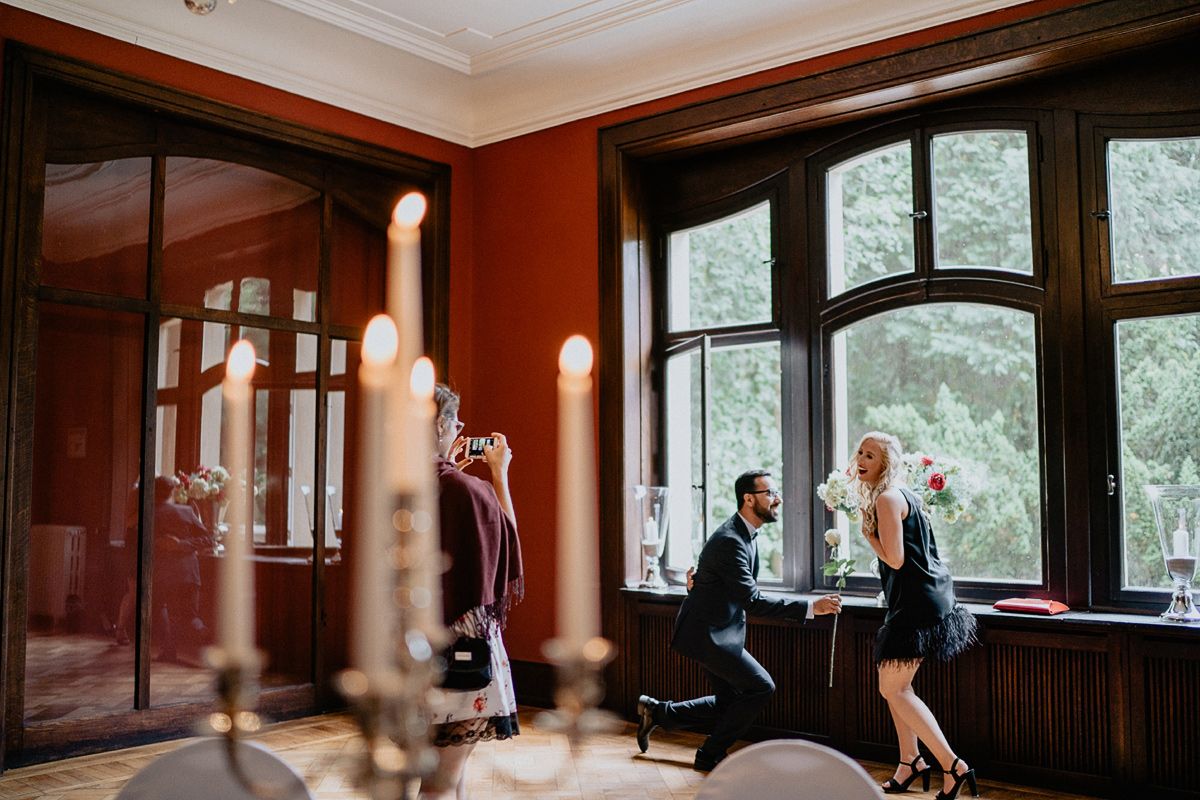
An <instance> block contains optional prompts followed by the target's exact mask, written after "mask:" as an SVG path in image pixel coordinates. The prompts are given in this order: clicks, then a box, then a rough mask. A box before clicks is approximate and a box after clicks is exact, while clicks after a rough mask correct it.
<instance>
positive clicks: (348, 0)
mask: <svg viewBox="0 0 1200 800" xmlns="http://www.w3.org/2000/svg"><path fill="white" fill-rule="evenodd" d="M1019 1H1020V0H739V1H738V2H735V1H734V0H508V1H507V2H500V1H499V0H239V2H237V3H236V4H234V5H228V4H226V2H224V0H219V4H218V5H217V7H216V9H215V10H214V11H213V12H212V13H211V14H208V15H207V16H197V15H195V14H192V13H191V12H189V11H188V10H187V9H186V8H185V6H184V2H183V0H4V4H6V5H11V6H15V7H17V8H22V9H25V10H28V11H33V12H35V13H38V14H42V15H45V16H47V17H52V18H54V19H57V20H61V21H63V22H67V23H70V24H72V25H77V26H79V27H82V28H86V29H89V30H93V31H97V32H99V33H103V34H105V35H108V36H112V37H115V38H118V39H122V40H125V41H129V42H134V43H136V44H138V45H141V46H143V47H147V48H149V49H151V50H157V51H159V52H162V53H167V54H169V55H172V56H176V57H179V58H182V59H185V60H187V61H192V62H195V63H198V64H203V65H205V66H209V67H213V68H215V69H218V70H221V71H223V72H228V73H231V74H234V75H238V76H241V77H244V78H249V79H251V80H255V81H259V82H261V83H264V84H267V85H270V86H274V87H277V88H280V89H285V90H287V91H290V92H294V93H296V94H299V95H303V96H305V97H310V98H313V99H315V100H321V101H323V102H326V103H330V104H332V105H335V106H339V107H342V108H346V109H349V110H351V111H356V112H359V113H362V114H366V115H369V116H372V117H376V118H378V119H381V120H385V121H387V122H392V123H395V124H397V125H402V126H404V127H407V128H412V129H414V130H417V131H420V132H422V133H428V134H431V135H433V136H437V137H439V138H441V139H445V140H448V141H451V142H455V143H458V144H464V145H467V146H471V147H474V146H479V145H483V144H487V143H489V142H495V141H499V140H502V139H506V138H509V137H512V136H518V135H520V134H522V133H528V132H530V131H535V130H540V129H542V128H547V127H550V126H553V125H557V124H559V123H563V122H567V121H570V120H574V119H580V118H583V117H587V116H591V115H594V114H598V113H602V112H604V111H609V110H612V109H616V108H622V107H624V106H628V105H631V104H633V103H638V102H642V101H646V100H652V99H655V98H658V97H664V96H666V95H670V94H674V93H676V92H680V91H685V90H687V89H693V88H696V87H698V86H704V85H706V84H710V83H714V82H716V81H721V80H725V79H728V78H734V77H738V76H741V75H746V74H749V73H752V72H757V71H759V70H762V69H767V68H770V67H775V66H779V65H782V64H787V63H790V62H793V61H798V60H801V59H804V58H810V57H813V56H817V55H821V54H824V53H830V52H834V51H837V50H842V49H845V48H847V47H853V46H855V45H858V44H863V43H865V42H870V41H875V40H878V39H883V38H887V37H890V36H896V35H899V34H902V33H907V32H910V31H914V30H919V29H921V28H927V27H930V26H933V25H938V24H940V23H943V22H948V21H950V20H955V19H960V18H963V17H967V16H972V15H975V14H979V13H983V12H985V11H991V10H994V9H997V8H1002V7H1004V6H1010V5H1015V4H1016V3H1017V2H1019ZM16 38H19V37H16Z"/></svg>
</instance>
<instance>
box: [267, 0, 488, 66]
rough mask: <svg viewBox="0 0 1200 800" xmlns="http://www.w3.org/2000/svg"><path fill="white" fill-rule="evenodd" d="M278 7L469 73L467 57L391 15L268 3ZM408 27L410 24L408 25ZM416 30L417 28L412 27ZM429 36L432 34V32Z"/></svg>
mask: <svg viewBox="0 0 1200 800" xmlns="http://www.w3.org/2000/svg"><path fill="white" fill-rule="evenodd" d="M268 1H269V2H271V3H274V4H275V5H277V6H283V7H284V8H289V9H291V10H293V11H297V12H299V13H301V14H306V15H308V16H310V17H312V18H313V19H318V20H321V21H322V22H327V23H329V24H331V25H335V26H337V27H339V28H343V29H345V30H348V31H352V32H354V33H357V34H359V35H360V36H366V37H367V38H368V39H374V40H375V41H377V42H381V43H383V44H386V45H388V46H389V47H395V48H397V49H398V50H404V51H406V52H409V53H412V54H413V55H415V56H420V57H421V58H424V59H428V60H429V61H432V62H433V63H435V64H441V65H442V66H443V67H449V68H450V69H453V70H456V71H458V72H461V73H462V74H464V75H470V74H471V73H472V70H473V67H472V59H471V57H470V56H469V55H467V54H466V53H463V52H462V51H460V50H455V49H454V48H452V47H445V46H443V45H439V44H437V43H435V42H431V41H430V40H429V39H427V38H425V37H424V36H418V35H417V34H414V33H411V32H409V31H408V30H406V29H404V28H403V27H401V26H400V25H398V24H395V23H394V22H393V20H395V19H396V18H395V17H392V16H391V15H379V16H372V15H368V14H361V13H358V12H356V11H351V10H350V9H348V8H345V7H343V6H340V5H337V4H336V3H330V2H327V0H268ZM410 24H411V23H410ZM414 27H417V26H414ZM431 32H432V31H431Z"/></svg>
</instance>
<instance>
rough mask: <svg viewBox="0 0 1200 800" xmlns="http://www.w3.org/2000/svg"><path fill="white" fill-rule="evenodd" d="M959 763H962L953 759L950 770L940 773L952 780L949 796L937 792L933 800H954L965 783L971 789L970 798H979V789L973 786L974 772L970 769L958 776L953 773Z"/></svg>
mask: <svg viewBox="0 0 1200 800" xmlns="http://www.w3.org/2000/svg"><path fill="white" fill-rule="evenodd" d="M959 761H962V759H961V758H956V759H954V763H953V764H951V765H950V769H948V770H946V771H945V772H944V773H942V774H944V775H950V776H952V777H953V778H954V788H953V789H951V790H950V793H949V794H947V793H945V792H940V791H939V792H938V793H937V794H935V795H934V796H933V800H954V798H956V797H958V790H959V789H961V788H962V785H963V783H966V784H967V786H969V787H970V788H971V797H979V787H978V786H976V785H975V770H974V769H973V768H972V769H969V770H967V771H966V772H964V773H963V774H961V775H959V774H958V773H957V772H955V771H954V768H955V767H957V766H958V762H959Z"/></svg>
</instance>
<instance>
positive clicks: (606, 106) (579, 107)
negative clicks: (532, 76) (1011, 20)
mask: <svg viewBox="0 0 1200 800" xmlns="http://www.w3.org/2000/svg"><path fill="white" fill-rule="evenodd" d="M1011 5H1013V3H1012V2H1011V0H990V1H989V2H978V0H945V2H941V3H938V4H936V5H935V6H934V7H932V8H930V7H926V8H925V9H924V13H921V14H917V15H914V14H911V13H908V14H906V13H903V12H896V13H893V14H891V15H889V16H888V17H885V18H872V19H871V20H870V22H869V24H859V23H856V21H855V20H853V19H847V20H846V24H845V25H843V26H842V27H841V28H840V29H839V30H836V31H829V30H827V29H825V30H822V31H820V32H817V33H815V34H813V35H810V36H809V37H807V38H806V39H804V40H801V41H798V42H797V41H796V40H795V39H791V40H789V42H788V43H787V44H784V45H781V46H778V47H776V48H774V49H769V50H767V51H765V52H762V51H759V52H757V53H756V57H755V58H753V59H750V60H747V59H745V58H743V57H741V56H740V55H734V56H732V57H729V58H725V59H723V60H719V61H718V60H715V59H714V60H713V61H712V62H710V63H708V64H705V65H704V66H703V68H702V69H697V68H692V69H688V70H686V71H677V72H675V73H674V74H666V75H665V76H664V72H666V70H667V65H668V64H670V63H671V55H670V54H667V53H664V54H662V55H661V58H660V59H659V63H660V64H661V65H662V68H660V69H656V67H657V66H658V64H649V65H644V66H643V68H641V69H639V70H638V72H639V73H642V74H646V75H648V76H650V77H649V78H648V79H647V80H645V81H643V82H641V83H638V84H634V85H629V84H625V85H622V86H621V87H620V88H619V89H615V90H611V91H603V90H600V91H596V92H589V91H588V87H587V85H586V83H583V84H581V83H579V82H572V83H570V84H569V88H570V93H569V94H568V95H567V97H565V98H561V99H559V98H556V99H555V100H552V101H551V102H549V103H546V102H545V101H544V100H539V102H540V103H541V104H542V107H548V108H549V110H548V111H546V112H544V113H539V112H537V111H536V110H535V111H531V112H530V113H526V114H521V115H519V116H516V117H514V116H512V115H511V114H510V115H509V116H510V118H509V119H504V115H505V111H504V109H498V110H496V111H494V112H492V113H489V109H487V108H483V109H477V111H478V112H479V113H477V123H476V128H475V130H474V131H473V135H472V137H471V146H472V147H481V146H483V145H487V144H493V143H495V142H499V141H503V140H505V139H511V138H513V137H516V136H522V135H524V134H527V133H533V132H535V131H538V130H543V129H545V128H551V127H554V126H555V125H562V124H565V123H568V122H574V121H576V120H580V119H585V118H587V117H591V116H596V115H598V114H604V113H607V112H609V111H616V110H619V109H622V108H628V107H630V106H634V105H637V104H639V103H646V102H651V101H653V100H658V99H661V98H663V97H669V96H671V95H675V94H680V93H682V92H687V91H690V90H692V89H699V88H702V87H704V86H710V85H712V84H715V83H720V82H722V81H727V80H733V79H735V78H741V77H745V76H746V75H752V74H754V73H756V72H762V71H764V70H768V69H773V68H775V67H781V66H786V65H787V64H794V63H797V62H800V61H806V60H809V59H813V58H818V57H820V56H824V55H829V54H831V53H836V52H839V51H842V50H847V49H849V48H852V47H858V46H860V45H864V44H868V43H870V42H874V41H879V40H881V39H885V38H892V37H895V36H901V35H903V34H906V33H912V32H914V31H919V30H923V29H925V28H930V27H934V26H936V25H941V24H944V23H946V22H951V21H954V20H956V19H963V18H965V17H968V16H975V15H977V14H983V13H987V12H989V11H995V10H997V9H1000V8H1005V7H1007V6H1011ZM484 94H486V96H489V97H493V98H495V97H498V93H497V92H486V93H484ZM580 95H583V97H584V98H585V99H583V100H580V101H575V100H574V98H576V97H578V96H580ZM477 105H478V104H477ZM530 105H531V106H536V105H537V103H532V102H531V103H530Z"/></svg>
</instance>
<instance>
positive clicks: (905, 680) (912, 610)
mask: <svg viewBox="0 0 1200 800" xmlns="http://www.w3.org/2000/svg"><path fill="white" fill-rule="evenodd" d="M902 456H903V451H902V450H901V448H900V442H899V440H898V439H896V437H895V436H892V435H891V434H887V433H881V432H878V431H875V432H872V433H868V434H866V435H865V436H863V438H862V441H861V442H859V445H858V449H857V452H856V453H855V455H854V458H853V459H852V462H851V473H852V476H853V477H854V479H855V485H854V487H852V489H853V488H856V489H857V492H858V500H859V507H860V509H861V510H862V534H863V537H864V538H866V540H867V543H868V544H870V545H871V549H872V550H874V551H875V555H876V556H878V558H879V577H880V580H881V581H882V582H883V591H884V594H885V596H886V597H887V609H888V611H887V616H886V617H885V618H884V624H883V627H882V628H880V629H879V633H878V634H877V636H876V639H875V664H876V668H877V670H878V674H879V693H880V694H881V695H883V697H884V699H885V700H887V704H888V710H889V711H891V714H892V722H893V724H894V725H895V726H896V738H897V739H898V740H899V744H900V765H899V766H898V767H897V768H896V773H895V775H894V776H893V777H892V778H891V779H889V780H887V781H885V782H884V784H883V787H882V788H883V791H884V792H887V793H888V794H895V793H899V792H905V791H907V790H908V787H909V786H910V785H912V783H913V782H914V781H916V780H917V779H918V778H919V779H920V780H921V782H922V785H923V786H924V788H925V790H926V791H928V788H929V776H930V772H931V768H930V767H929V765H928V764H927V763H926V762H925V760H924V758H923V757H922V756H921V753H920V750H918V748H917V742H918V740H920V741H923V742H925V745H926V746H927V747H928V748H929V749H930V751H931V752H932V753H933V756H934V758H936V759H937V761H938V763H939V764H941V765H942V766H943V767H944V768H945V771H944V772H943V773H942V774H943V777H942V789H941V791H939V792H938V794H937V797H938V798H945V799H946V800H951V799H952V798H955V797H957V796H958V793H959V790H960V789H961V788H962V787H963V785H964V784H965V785H966V786H968V787H969V788H970V790H971V794H972V795H973V796H975V797H978V796H979V791H978V789H977V787H976V783H975V770H973V769H971V768H970V765H969V764H967V762H966V761H964V760H963V759H961V758H959V757H958V754H957V753H955V752H954V750H953V748H951V747H950V743H949V742H948V741H946V737H945V735H944V734H943V733H942V729H941V726H939V725H938V721H937V719H936V718H935V717H934V716H933V712H931V711H930V710H929V707H928V706H927V705H925V703H924V702H923V701H922V700H921V698H919V697H917V695H916V693H915V692H914V691H913V686H912V681H913V676H915V675H916V673H917V669H918V668H920V666H921V663H922V662H923V661H924V660H925V659H926V658H933V659H936V660H938V661H948V660H950V659H951V658H954V657H955V656H957V655H958V654H959V653H961V652H962V651H963V650H965V649H966V648H967V647H969V646H970V645H971V644H973V643H974V642H975V618H974V617H972V616H971V613H970V612H969V611H967V610H966V609H965V608H963V607H962V606H961V605H959V604H958V603H956V602H955V600H954V583H953V581H952V579H951V578H950V572H949V571H948V570H947V569H946V566H945V565H944V564H943V563H942V562H941V560H940V559H939V558H938V552H937V544H936V543H935V542H934V539H933V529H932V528H931V526H930V524H929V514H928V512H927V510H926V509H925V508H924V507H923V506H922V504H921V500H920V498H919V497H918V496H917V495H916V494H914V493H913V492H911V491H909V489H908V488H907V487H905V486H904V478H903V475H904V464H903V462H902V460H901V457H902Z"/></svg>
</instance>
